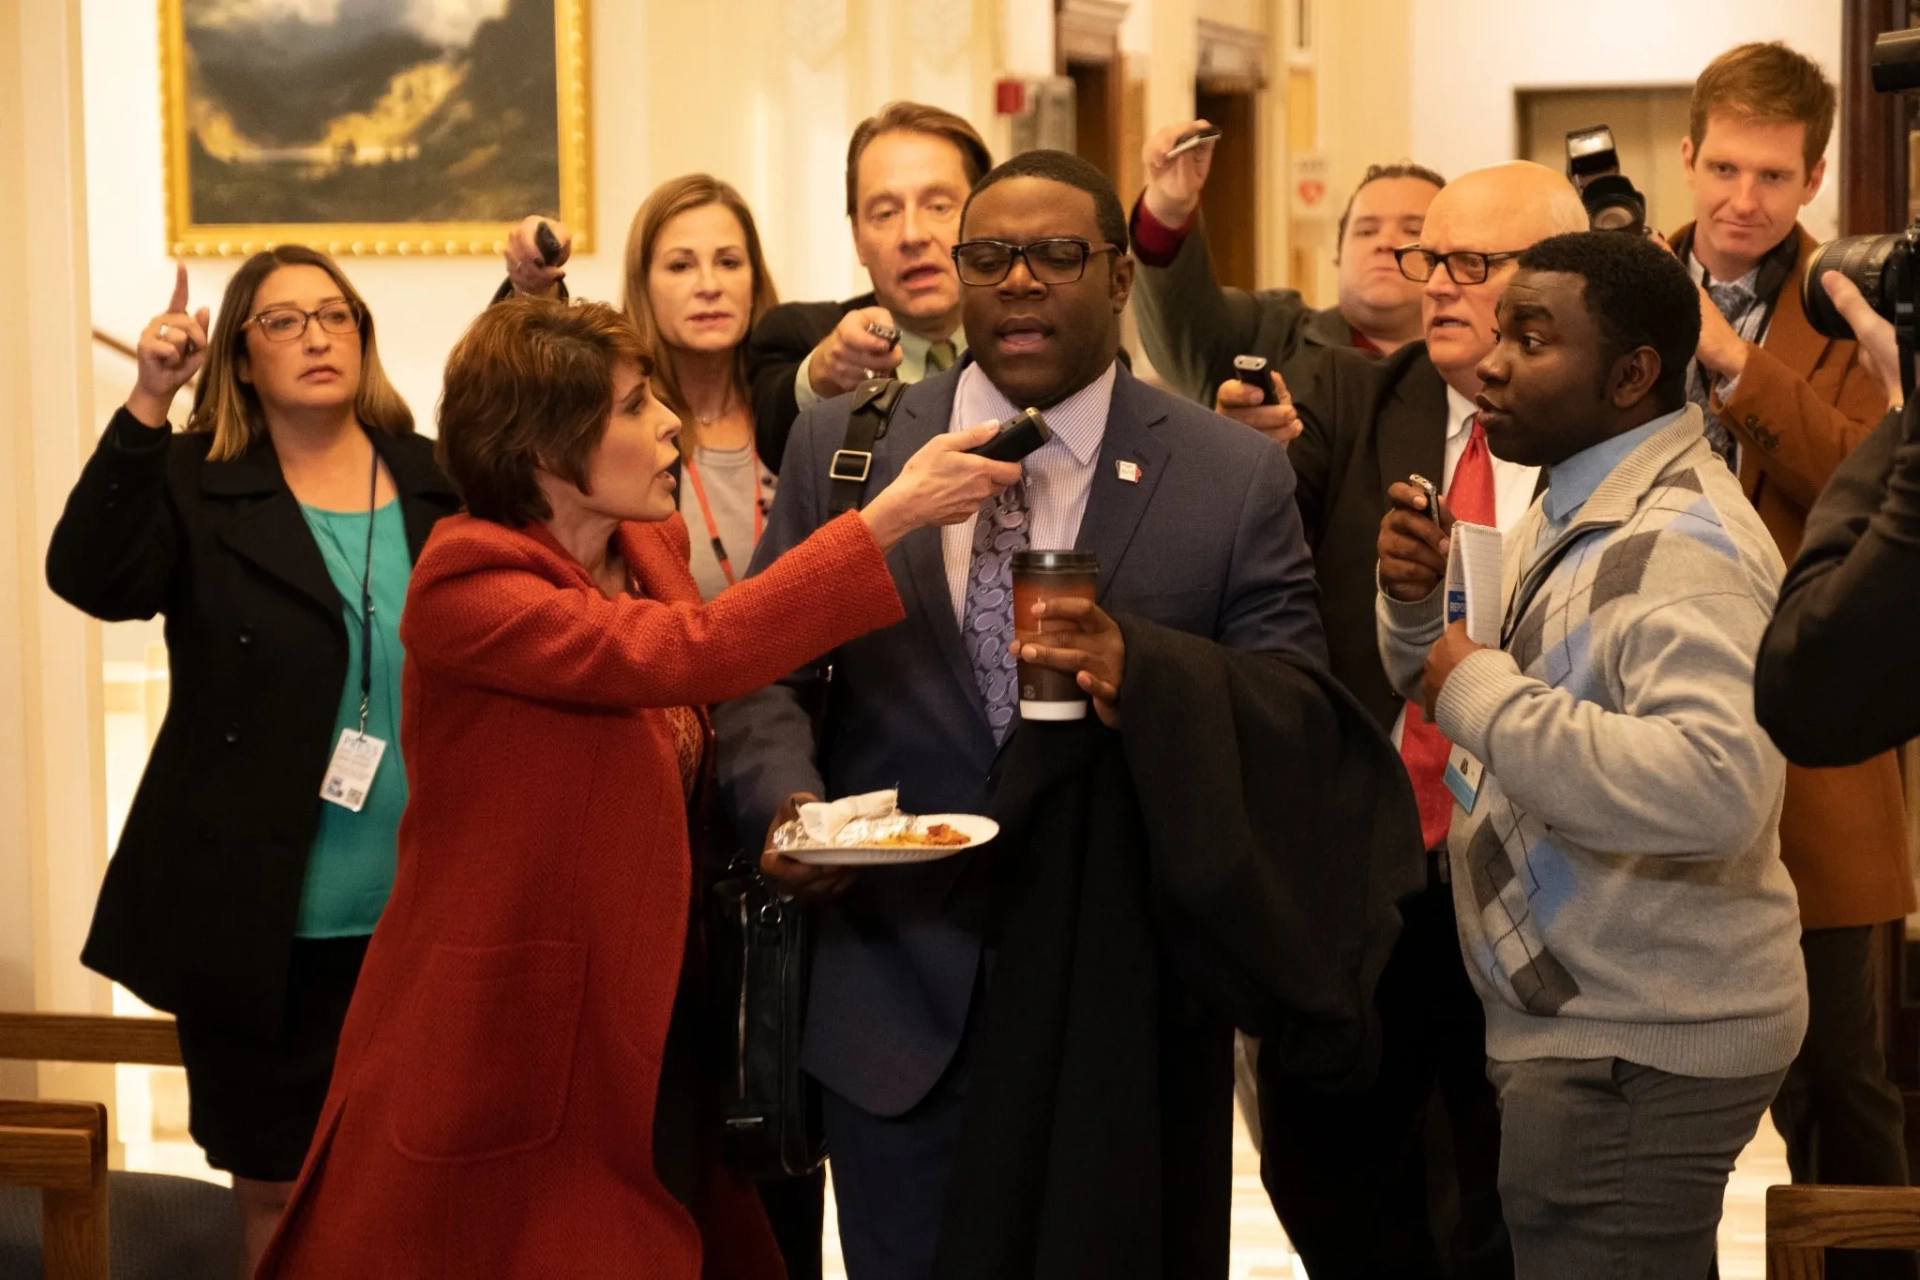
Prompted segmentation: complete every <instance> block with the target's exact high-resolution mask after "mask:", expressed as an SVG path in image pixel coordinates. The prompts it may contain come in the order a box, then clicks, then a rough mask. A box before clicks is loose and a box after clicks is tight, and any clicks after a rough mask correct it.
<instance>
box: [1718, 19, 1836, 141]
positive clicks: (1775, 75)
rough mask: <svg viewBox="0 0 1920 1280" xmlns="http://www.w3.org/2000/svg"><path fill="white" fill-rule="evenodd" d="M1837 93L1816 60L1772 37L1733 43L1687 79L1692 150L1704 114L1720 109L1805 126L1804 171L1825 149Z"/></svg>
mask: <svg viewBox="0 0 1920 1280" xmlns="http://www.w3.org/2000/svg"><path fill="white" fill-rule="evenodd" d="M1836 99H1837V95H1836V94H1835V93H1834V89H1833V82H1832V81H1831V80H1828V79H1827V77H1826V74H1825V73H1824V72H1822V71H1821V70H1820V64H1819V63H1817V62H1815V61H1814V60H1813V59H1812V58H1809V57H1807V56H1806V55H1804V54H1800V53H1796V52H1794V51H1793V50H1792V49H1789V48H1788V47H1787V46H1786V45H1785V44H1783V43H1781V42H1780V41H1778V40H1774V41H1771V42H1769V43H1766V44H1761V43H1758V42H1755V43H1752V44H1742V45H1735V46H1734V47H1733V48H1731V49H1729V50H1727V51H1726V52H1725V53H1723V54H1721V55H1720V56H1719V57H1717V58H1715V59H1714V60H1713V61H1712V62H1709V63H1708V64H1707V69H1706V70H1705V71H1702V72H1701V73H1700V78H1699V79H1698V80H1695V81H1694V82H1693V103H1692V109H1691V110H1690V111H1689V112H1688V116H1687V133H1688V135H1689V136H1690V137H1691V138H1692V139H1693V149H1694V150H1695V151H1696V152H1697V151H1699V150H1700V144H1701V143H1703V142H1705V141H1706V140H1707V118H1708V117H1709V116H1711V115H1712V114H1713V113H1714V112H1715V111H1723V112H1726V113H1728V114H1730V115H1734V116H1738V117H1740V118H1741V119H1744V120H1752V121H1755V122H1757V123H1760V124H1804V125H1805V126H1807V140H1806V156H1805V158H1806V163H1807V172H1808V173H1809V174H1811V173H1812V172H1813V166H1815V165H1816V164H1819V163H1820V157H1821V156H1823V155H1825V154H1826V151H1827V139H1828V138H1830V137H1832V136H1833V116H1834V111H1835V107H1836Z"/></svg>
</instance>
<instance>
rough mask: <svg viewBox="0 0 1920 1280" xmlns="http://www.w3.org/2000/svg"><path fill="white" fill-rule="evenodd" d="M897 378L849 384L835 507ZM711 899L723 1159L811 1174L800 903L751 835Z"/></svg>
mask: <svg viewBox="0 0 1920 1280" xmlns="http://www.w3.org/2000/svg"><path fill="white" fill-rule="evenodd" d="M900 389H901V384H900V383H899V382H897V381H895V380H893V379H891V378H874V379H871V380H869V381H867V382H864V383H862V384H860V388H859V390H858V391H856V392H855V393H854V406H853V410H852V412H851V413H849V414H848V416H847V434H846V438H845V440H844V441H842V443H841V448H840V450H839V451H838V452H837V453H835V454H834V456H833V462H832V464H831V467H830V474H831V475H832V477H833V493H832V502H831V505H832V508H833V514H835V515H839V514H841V513H843V512H846V511H852V510H854V509H856V508H857V507H858V506H859V505H860V499H861V497H862V495H863V494H864V493H865V490H866V482H867V472H868V470H869V469H870V467H871V465H872V461H873V444H874V441H876V440H878V439H880V438H881V437H882V436H884V435H886V433H887V422H888V420H889V419H890V418H891V417H892V416H893V407H894V405H895V403H896V402H898V400H899V398H900ZM825 683H826V686H827V689H828V690H829V692H828V694H827V696H826V698H825V699H824V700H823V705H822V706H820V707H816V708H815V709H814V740H815V742H816V744H819V743H823V742H825V741H826V736H827V734H828V732H829V731H830V728H831V716H830V715H829V714H828V709H829V707H830V706H831V703H832V694H831V688H832V671H831V669H829V671H828V673H827V681H826V682H825ZM821 754H822V755H824V752H822V753H821ZM741 834H742V835H743V836H745V835H755V836H757V834H758V833H745V832H743V833H741ZM709 901H710V903H711V906H712V915H711V917H710V919H709V921H708V933H707V941H708V947H709V956H708V958H709V964H710V969H711V973H712V977H713V989H714V991H715V993H716V997H717V999H716V1003H717V1005H718V1006H719V1007H718V1008H717V1010H716V1020H715V1024H716V1025H717V1026H718V1027H720V1028H721V1029H722V1034H721V1042H722V1044H723V1046H724V1051H723V1052H722V1054H721V1059H720V1060H721V1062H722V1063H723V1064H724V1067H725V1076H726V1078H725V1079H724V1080H723V1081H722V1083H721V1096H722V1105H723V1112H722V1115H723V1122H724V1130H723V1143H722V1147H721V1151H722V1155H723V1158H724V1159H725V1160H726V1163H727V1165H728V1167H729V1168H731V1169H733V1170H734V1171H735V1172H736V1173H739V1174H742V1175H745V1176H748V1177H755V1178H781V1177H798V1176H801V1175H804V1174H808V1173H812V1172H813V1171H814V1170H815V1169H818V1168H819V1167H820V1163H821V1161H823V1160H825V1159H826V1155H827V1141H826V1133H825V1130H824V1129H823V1127H822V1125H821V1120H820V1086H819V1084H818V1083H817V1082H815V1080H814V1079H813V1077H811V1076H809V1075H807V1073H806V1072H804V1071H802V1070H801V1069H800V1033H801V1030H802V1029H803V1028H804V1027H805V1026H806V1020H807V1018H806V1014H807V984H808V982H809V981H810V980H811V977H812V968H813V966H812V959H813V953H812V936H811V934H812V930H811V929H810V928H809V921H808V918H807V910H806V908H805V907H804V906H803V905H801V904H800V903H798V902H793V901H788V900H784V899H782V898H781V896H780V893H779V890H778V889H776V888H775V887H774V886H773V885H772V884H771V883H769V882H768V881H767V879H766V878H765V877H764V876H762V875H761V874H760V871H759V868H758V840H757V839H756V841H755V846H754V849H753V850H751V851H750V850H747V849H741V850H739V851H738V852H737V853H736V854H735V856H734V858H733V861H732V862H731V863H730V864H729V865H728V867H727V869H726V871H725V873H724V874H723V875H722V876H721V878H720V880H719V881H718V882H717V883H716V884H715V885H714V887H713V893H712V895H711V896H710V898H709Z"/></svg>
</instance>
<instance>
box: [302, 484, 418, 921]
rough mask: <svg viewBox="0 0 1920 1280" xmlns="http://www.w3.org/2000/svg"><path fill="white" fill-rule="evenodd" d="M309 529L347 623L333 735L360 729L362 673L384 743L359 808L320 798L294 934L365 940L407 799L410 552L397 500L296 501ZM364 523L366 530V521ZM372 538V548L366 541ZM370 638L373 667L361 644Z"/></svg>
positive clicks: (375, 732)
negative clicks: (404, 676) (403, 742)
mask: <svg viewBox="0 0 1920 1280" xmlns="http://www.w3.org/2000/svg"><path fill="white" fill-rule="evenodd" d="M300 514H301V515H303V516H305V517H306V519H307V527H308V528H309V529H311V530H313V540H314V541H315V542H317V543H318V544H319V545H320V555H321V557H322V558H324V559H325V560H326V562H327V576H329V577H330V578H332V579H333V586H334V589H335V590H336V591H338V592H339V593H340V601H341V612H342V613H344V614H345V615H346V623H347V679H346V683H345V684H344V685H343V686H342V687H341V690H340V713H339V715H337V716H336V717H335V718H334V731H333V739H334V741H338V740H339V738H340V735H341V734H342V733H346V732H360V731H361V729H360V686H361V683H362V680H363V678H366V682H367V687H368V690H369V696H368V698H367V720H366V728H365V730H364V732H365V733H366V734H367V736H369V737H372V738H378V739H379V740H380V741H381V742H383V743H385V744H386V750H385V752H384V753H383V754H382V756H381V759H380V765H379V768H378V769H376V770H375V772H374V776H373V785H372V786H371V787H369V788H368V789H367V792H366V799H365V801H364V802H363V804H362V805H361V807H360V810H359V812H357V813H356V812H354V811H353V810H352V809H349V808H346V807H345V806H343V805H339V804H323V805H321V806H320V829H319V830H318V831H317V832H315V833H314V837H313V849H312V852H310V853H309V854H308V855H307V880H306V884H305V886H304V888H303V889H302V890H301V893H300V920H299V923H298V924H297V925H296V926H295V928H294V935H295V936H296V937H301V938H364V937H366V936H367V935H369V934H371V933H372V932H373V926H374V925H376V924H378V923H379V922H380V911H381V908H383V907H385V906H386V905H387V894H388V893H389V892H390V891H391V890H392V888H393V859H394V840H395V836H396V834H397V833H398V831H399V829H400V813H401V811H402V810H403V809H405V808H406V807H407V769H406V762H405V761H404V760H402V759H401V756H400V658H401V650H400V610H401V607H402V606H403V605H405V604H406V600H407V578H408V575H409V574H411V573H412V572H413V556H412V555H411V553H410V552H409V551H408V549H407V529H406V524H405V522H404V521H403V520H402V519H401V516H400V504H399V502H398V500H395V501H392V502H388V503H387V504H386V505H385V506H383V507H380V508H378V509H377V510H376V511H374V512H373V515H372V517H371V519H369V516H368V514H367V512H366V511H364V510H361V511H333V510H328V509H326V508H324V507H315V506H309V505H308V504H307V503H304V502H303V503H301V504H300ZM369 526H371V528H369ZM369 539H371V540H372V551H371V554H370V555H369V552H368V540H369ZM369 560H370V561H371V563H372V566H373V573H372V578H371V592H370V594H371V597H372V600H373V613H372V626H371V627H368V626H365V625H364V624H363V623H364V620H363V617H362V612H361V610H362V598H363V597H362V582H361V574H362V573H363V572H365V570H364V567H363V566H364V565H366V564H367V562H368V561H369ZM369 636H370V637H371V639H372V641H373V655H372V662H371V667H372V669H371V671H368V670H367V664H368V657H367V653H366V651H365V647H364V646H365V644H366V640H367V638H368V637H369Z"/></svg>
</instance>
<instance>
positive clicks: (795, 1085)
mask: <svg viewBox="0 0 1920 1280" xmlns="http://www.w3.org/2000/svg"><path fill="white" fill-rule="evenodd" d="M712 901H713V905H714V912H713V917H712V920H711V921H710V925H709V932H708V934H707V938H708V942H709V945H710V948H711V950H710V951H709V954H708V962H709V965H710V967H711V971H712V974H713V978H714V989H715V990H716V991H717V992H718V993H719V995H720V1002H721V1005H722V1007H721V1008H720V1009H719V1010H718V1014H719V1019H720V1022H719V1025H721V1026H723V1027H724V1028H725V1029H726V1034H725V1039H726V1041H727V1042H728V1044H729V1046H730V1052H729V1054H728V1055H727V1057H726V1059H725V1068H726V1079H725V1080H724V1081H722V1097H723V1099H724V1102H723V1111H722V1123H723V1125H724V1128H723V1140H722V1147H721V1152H722V1156H723V1158H724V1159H725V1160H726V1162H727V1166H728V1167H729V1168H731V1169H733V1170H734V1171H735V1172H736V1173H740V1174H745V1175H747V1176H750V1177H755V1178H778V1177H797V1176H799V1175H801V1174H807V1173H811V1172H813V1171H814V1170H815V1169H818V1168H819V1167H820V1162H821V1161H822V1160H824V1159H826V1155H827V1141H826V1134H825V1132H824V1131H823V1129H822V1126H821V1123H820V1086H819V1085H818V1084H816V1083H815V1082H814V1080H813V1078H812V1077H811V1076H809V1075H807V1074H806V1073H805V1072H804V1071H802V1070H801V1069H800V1031H801V1028H802V1027H804V1026H805V1025H806V1013H807V981H808V978H809V973H810V970H811V965H810V963H809V961H810V958H811V956H810V952H809V949H808V948H809V946H810V944H811V939H810V937H809V932H810V931H809V930H808V928H807V913H806V911H805V909H804V908H802V907H801V905H800V904H799V903H797V902H788V901H782V899H781V897H780V894H779V891H778V890H776V889H775V888H774V887H773V885H771V884H769V883H768V882H767V880H766V878H765V877H764V876H762V875H761V874H760V872H759V871H758V870H757V869H756V868H755V867H754V866H753V864H752V863H751V862H749V861H747V860H745V859H744V858H743V859H741V860H740V861H737V862H736V863H735V864H734V865H733V867H731V868H729V871H728V874H727V876H726V878H725V879H723V880H721V881H720V882H719V883H718V884H716V885H715V886H714V888H713V898H712Z"/></svg>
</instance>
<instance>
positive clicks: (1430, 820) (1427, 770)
mask: <svg viewBox="0 0 1920 1280" xmlns="http://www.w3.org/2000/svg"><path fill="white" fill-rule="evenodd" d="M1468 426H1469V427H1470V428H1471V431H1472V434H1470V435H1469V436H1468V437H1467V447H1466V450H1465V452H1463V453H1462V454H1461V455H1460V462H1459V465H1458V466H1456V467H1454V469H1453V483H1452V484H1450V485H1448V486H1447V506H1448V507H1449V508H1451V509H1452V511H1453V515H1454V518H1455V519H1456V520H1465V521H1466V522H1467V523H1469V524H1488V525H1491V524H1497V523H1498V520H1497V518H1496V516H1495V514H1494V512H1495V507H1494V500H1493V455H1492V454H1490V453H1488V452H1487V437H1486V433H1485V432H1483V431H1481V430H1480V415H1479V414H1475V415H1474V416H1473V417H1472V418H1471V419H1469V420H1468ZM1452 749H1453V748H1452V744H1451V743H1449V742H1448V741H1447V740H1446V738H1445V736H1443V735H1442V734H1441V732H1440V731H1439V730H1438V729H1436V728H1434V727H1433V726H1432V725H1431V724H1428V723H1427V718H1426V716H1424V715H1422V714H1421V712H1420V704H1419V703H1417V702H1409V703H1408V704H1407V718H1406V720H1405V722H1404V723H1402V725H1401V726H1400V758H1401V759H1402V760H1403V761H1405V762H1406V766H1407V776H1408V777H1410V778H1412V779H1413V795H1414V799H1416V800H1418V801H1419V802H1420V835H1421V837H1422V838H1423V839H1424V840H1425V841H1426V842H1427V848H1429V849H1443V848H1445V847H1446V842H1447V828H1448V827H1449V826H1451V825H1452V823H1453V792H1451V791H1449V790H1447V783H1446V772H1447V756H1448V754H1449V753H1450V752H1451V751H1452Z"/></svg>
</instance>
